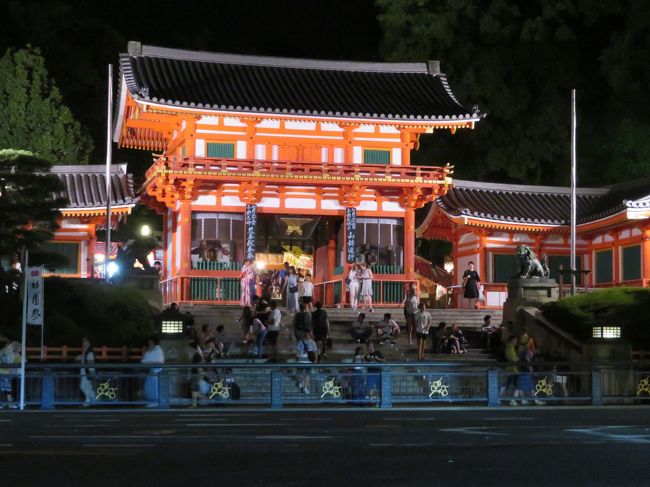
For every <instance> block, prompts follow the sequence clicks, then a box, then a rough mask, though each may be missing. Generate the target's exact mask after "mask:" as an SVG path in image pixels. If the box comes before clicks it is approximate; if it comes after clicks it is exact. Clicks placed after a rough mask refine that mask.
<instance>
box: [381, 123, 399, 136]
mask: <svg viewBox="0 0 650 487" xmlns="http://www.w3.org/2000/svg"><path fill="white" fill-rule="evenodd" d="M379 133H381V134H399V130H397V129H396V128H395V127H393V126H392V125H381V126H380V127H379Z"/></svg>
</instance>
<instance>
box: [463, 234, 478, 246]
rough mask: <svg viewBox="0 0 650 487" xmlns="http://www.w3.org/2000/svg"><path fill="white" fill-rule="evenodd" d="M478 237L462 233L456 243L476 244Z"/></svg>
mask: <svg viewBox="0 0 650 487" xmlns="http://www.w3.org/2000/svg"><path fill="white" fill-rule="evenodd" d="M477 241H478V236H477V235H474V234H473V233H464V234H462V235H461V236H460V238H459V239H458V243H461V244H462V243H468V242H477Z"/></svg>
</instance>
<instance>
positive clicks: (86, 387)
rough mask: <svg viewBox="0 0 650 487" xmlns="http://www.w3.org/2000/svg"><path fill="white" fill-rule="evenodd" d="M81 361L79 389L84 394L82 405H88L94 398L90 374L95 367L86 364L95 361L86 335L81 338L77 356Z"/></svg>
mask: <svg viewBox="0 0 650 487" xmlns="http://www.w3.org/2000/svg"><path fill="white" fill-rule="evenodd" d="M77 359H78V360H79V362H81V365H82V367H81V369H79V376H80V380H79V389H80V390H81V393H82V394H83V395H84V403H83V405H84V406H86V407H87V406H90V404H91V403H92V402H93V400H94V399H95V388H94V387H93V381H92V376H94V375H95V369H94V368H91V367H88V365H91V364H94V363H95V353H94V352H93V346H92V344H91V343H90V340H89V339H88V338H86V337H84V338H82V340H81V355H80V356H79V357H77Z"/></svg>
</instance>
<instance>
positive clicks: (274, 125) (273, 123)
mask: <svg viewBox="0 0 650 487" xmlns="http://www.w3.org/2000/svg"><path fill="white" fill-rule="evenodd" d="M256 127H257V128H261V129H279V128H280V120H262V121H261V122H260V123H258V124H257V125H256Z"/></svg>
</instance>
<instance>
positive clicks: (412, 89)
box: [120, 42, 482, 121]
mask: <svg viewBox="0 0 650 487" xmlns="http://www.w3.org/2000/svg"><path fill="white" fill-rule="evenodd" d="M120 70H121V74H122V76H123V78H124V82H125V85H126V88H127V89H128V91H129V93H130V94H131V96H133V98H134V99H136V100H140V101H146V102H152V103H157V104H161V105H171V106H176V107H188V108H195V109H201V110H218V111H230V112H255V113H269V114H289V115H301V116H305V115H307V116H325V117H341V118H346V117H352V118H365V119H379V120H381V119H390V120H409V121H417V120H423V121H437V120H443V121H444V120H466V121H477V120H478V119H480V118H481V117H482V114H481V112H480V111H479V109H478V107H477V106H474V107H472V108H470V107H471V105H470V106H464V105H462V104H461V103H460V102H459V101H458V100H457V99H456V97H455V96H454V94H453V93H452V91H451V89H450V87H449V84H448V83H447V78H446V76H445V75H444V74H443V73H441V72H440V70H439V63H438V62H437V61H429V62H420V63H370V62H351V61H321V60H312V59H295V58H278V57H264V56H247V55H235V54H223V53H211V52H202V51H189V50H181V49H169V48H162V47H156V46H147V45H142V44H140V43H139V42H129V45H128V52H126V53H123V54H121V55H120Z"/></svg>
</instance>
